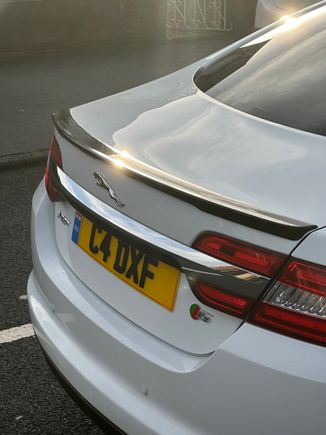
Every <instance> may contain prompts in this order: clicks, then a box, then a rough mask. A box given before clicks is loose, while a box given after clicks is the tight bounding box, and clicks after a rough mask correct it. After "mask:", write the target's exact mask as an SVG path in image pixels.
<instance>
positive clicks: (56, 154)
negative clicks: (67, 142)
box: [44, 135, 62, 201]
mask: <svg viewBox="0 0 326 435" xmlns="http://www.w3.org/2000/svg"><path fill="white" fill-rule="evenodd" d="M53 166H55V167H59V168H61V169H62V156H61V151H60V147H59V144H58V142H57V140H56V138H55V136H54V135H53V136H52V139H51V144H50V149H49V155H48V161H47V164H46V170H45V177H44V180H45V187H46V190H47V192H48V195H49V198H50V200H51V201H56V200H57V196H58V191H57V189H56V187H55V186H54V184H53V182H52V180H51V171H52V170H53Z"/></svg>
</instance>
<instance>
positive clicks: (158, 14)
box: [0, 0, 166, 50]
mask: <svg viewBox="0 0 326 435" xmlns="http://www.w3.org/2000/svg"><path fill="white" fill-rule="evenodd" d="M165 17H166V1H165V0H15V1H14V2H10V1H8V0H0V50H1V49H2V50H26V49H35V48H51V47H61V46H62V47H64V46H71V45H75V44H80V43H92V42H108V43H110V42H123V41H141V40H150V41H155V40H161V39H164V38H165V29H166V21H165Z"/></svg>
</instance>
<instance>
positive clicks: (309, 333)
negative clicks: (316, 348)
mask: <svg viewBox="0 0 326 435" xmlns="http://www.w3.org/2000/svg"><path fill="white" fill-rule="evenodd" d="M252 322H254V323H255V324H258V325H260V326H264V327H266V328H269V329H272V330H275V331H277V332H281V333H284V334H286V335H290V336H293V337H296V338H301V339H305V340H309V341H312V342H315V343H319V344H324V345H325V344H326V268H325V267H322V266H318V265H314V264H311V263H306V262H303V261H299V260H292V261H291V262H290V263H289V265H288V267H287V268H286V270H285V271H284V272H283V274H282V275H281V277H280V278H279V280H278V281H277V282H276V283H275V284H274V285H273V287H272V289H271V290H270V292H269V293H268V295H267V296H266V298H265V300H264V301H263V302H262V304H261V305H260V306H259V307H258V309H257V311H256V313H255V314H254V316H253V318H252Z"/></svg>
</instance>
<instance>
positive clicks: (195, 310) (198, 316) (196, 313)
mask: <svg viewBox="0 0 326 435" xmlns="http://www.w3.org/2000/svg"><path fill="white" fill-rule="evenodd" d="M189 312H190V315H191V317H192V318H193V319H194V320H202V321H203V322H205V323H209V322H210V321H211V320H212V317H214V316H213V314H211V313H208V312H207V311H204V310H202V309H201V308H200V306H199V305H197V304H192V305H191V306H190V308H189Z"/></svg>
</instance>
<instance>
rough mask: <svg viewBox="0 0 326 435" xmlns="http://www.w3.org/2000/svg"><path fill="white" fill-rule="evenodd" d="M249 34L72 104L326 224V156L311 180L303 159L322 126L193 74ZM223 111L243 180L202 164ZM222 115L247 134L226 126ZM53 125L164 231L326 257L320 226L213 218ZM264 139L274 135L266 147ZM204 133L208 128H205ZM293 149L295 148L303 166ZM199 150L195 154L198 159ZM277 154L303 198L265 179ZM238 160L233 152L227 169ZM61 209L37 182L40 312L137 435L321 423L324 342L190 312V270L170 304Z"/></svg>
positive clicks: (80, 180) (34, 283) (65, 363)
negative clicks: (104, 254) (83, 234)
mask: <svg viewBox="0 0 326 435" xmlns="http://www.w3.org/2000/svg"><path fill="white" fill-rule="evenodd" d="M276 27H277V25H275V28H276ZM271 29H273V26H272V27H271ZM260 34H264V31H261V32H260ZM251 38H252V37H247V38H246V39H245V40H243V41H241V42H239V43H236V44H234V45H233V46H231V47H229V48H227V49H225V50H224V51H223V52H220V53H217V54H214V55H213V56H210V57H209V58H207V59H204V60H202V61H200V62H198V63H196V64H195V65H192V66H190V67H188V68H186V69H184V70H182V71H180V72H178V73H175V74H172V75H170V76H168V77H165V78H162V79H160V80H158V81H155V82H152V83H150V84H147V85H144V86H142V87H139V88H136V89H133V90H129V91H126V92H124V93H121V94H118V95H116V96H112V97H108V98H105V99H102V100H99V101H96V102H93V103H89V104H87V105H84V106H80V107H77V108H74V109H72V110H71V113H72V116H73V118H74V120H75V121H77V123H78V124H79V125H80V126H81V127H83V129H84V130H85V131H87V132H88V133H90V134H91V135H92V136H93V137H94V138H96V139H98V140H100V141H101V142H103V143H104V144H106V146H108V147H109V146H113V147H115V148H117V149H118V151H119V152H120V153H121V152H127V153H128V154H129V155H132V156H133V157H134V158H136V159H139V160H140V159H141V160H142V161H143V162H144V163H146V164H147V165H152V166H154V165H155V166H156V168H158V169H160V170H166V168H167V167H168V171H169V173H170V174H172V175H173V176H175V177H178V178H183V179H184V178H187V177H189V181H191V182H193V183H196V184H201V185H202V186H204V187H205V188H209V189H218V188H219V186H221V187H220V188H221V190H222V192H223V195H225V196H232V197H233V198H235V199H236V200H237V201H239V203H241V204H243V203H245V204H247V205H248V206H252V205H255V206H258V207H259V208H262V209H266V208H268V209H269V210H270V211H274V212H275V210H276V211H277V213H278V214H281V215H285V216H289V217H291V218H294V219H297V220H304V221H307V222H312V223H315V224H317V225H318V226H319V227H322V226H324V225H325V218H324V216H325V205H324V204H323V203H322V204H320V198H319V197H318V198H316V197H314V196H313V195H311V192H312V191H313V190H314V185H315V184H316V183H324V178H323V177H324V175H323V173H324V171H323V170H322V165H323V162H324V159H322V158H320V161H319V162H318V160H315V161H313V159H312V161H311V162H310V163H309V165H310V166H311V167H312V166H313V164H316V165H318V164H320V165H321V167H320V169H319V170H318V171H311V170H310V171H309V174H308V175H309V177H308V176H307V178H306V179H305V180H302V173H300V171H304V170H305V163H306V162H307V161H308V162H309V155H308V151H309V150H308V149H307V142H308V141H309V147H310V148H311V147H313V148H314V149H315V150H316V153H317V154H318V155H319V156H324V153H325V152H326V151H324V148H325V138H323V137H321V136H318V135H315V134H311V133H305V132H301V131H297V130H294V129H293V128H288V127H281V126H279V125H275V124H273V123H271V122H268V121H264V120H262V119H257V118H254V117H253V116H249V115H244V114H243V113H240V112H239V111H236V110H232V109H229V108H228V107H226V106H225V105H223V104H219V103H217V102H216V101H215V100H213V99H212V98H210V97H208V96H205V95H204V94H203V93H202V92H201V91H199V90H198V89H197V88H196V87H195V85H194V83H193V81H192V78H193V75H194V73H195V71H197V70H198V69H199V68H200V67H201V66H204V65H205V64H207V62H211V61H212V60H213V59H214V58H218V57H219V56H222V54H225V53H227V52H231V51H232V50H234V49H235V48H236V47H239V46H241V45H242V44H244V43H246V42H247V43H250V41H251ZM181 108H182V110H181ZM198 108H199V109H200V110H199V109H198ZM185 113H186V114H187V117H188V118H187V119H188V123H186V124H184V123H185V122H186V121H187V120H186V119H184V117H185ZM216 119H219V120H223V122H221V123H220V124H219V125H220V129H221V132H223V134H219V132H216V130H214V135H215V134H219V135H218V139H219V142H218V144H217V145H215V146H216V148H215V153H216V154H215V155H214V157H215V158H216V157H217V155H220V156H221V155H224V154H223V149H226V148H228V147H230V146H231V145H232V144H234V146H235V149H239V148H240V145H243V146H245V150H246V152H245V153H243V155H242V156H241V159H239V160H237V159H236V157H237V154H236V153H235V158H234V162H232V163H234V165H235V166H236V168H237V174H239V176H240V178H239V179H235V180H232V177H230V174H228V173H227V172H226V171H225V172H223V165H222V164H221V165H220V166H219V167H218V169H219V170H218V171H216V178H214V179H212V176H211V175H212V174H209V172H208V171H205V170H202V169H203V161H204V160H201V159H204V154H205V150H204V149H203V147H201V143H200V138H203V137H204V134H203V132H205V133H207V132H208V131H210V129H209V128H208V126H210V128H212V125H213V123H214V122H216ZM175 120H177V121H179V129H178V125H177V124H178V123H177V122H175ZM226 123H230V124H231V125H232V126H234V127H233V128H234V129H237V131H238V132H240V133H241V134H238V135H235V134H234V131H232V130H231V131H230V132H228V131H227V129H225V130H224V127H225V124H226ZM184 125H186V128H184ZM189 131H190V132H191V134H188V133H189ZM154 133H155V134H154ZM56 137H57V140H58V142H59V144H60V148H61V152H62V157H63V168H64V172H65V173H66V174H67V176H69V177H70V178H71V179H72V180H73V181H74V182H75V183H77V184H78V185H80V186H82V188H83V189H85V191H87V192H88V193H89V195H92V197H93V198H95V199H96V200H99V201H102V203H103V204H105V205H107V206H109V207H110V208H112V209H113V210H120V208H119V206H118V204H117V203H116V202H115V201H114V200H113V199H112V198H110V196H109V195H108V193H107V191H105V190H103V189H101V188H99V187H98V186H97V185H96V183H95V180H94V176H93V172H94V171H100V172H101V173H102V174H104V175H105V176H106V177H108V178H109V179H110V182H111V184H112V185H113V186H114V188H116V189H117V190H118V192H119V197H121V198H122V199H123V201H124V202H125V203H126V205H125V207H124V208H123V210H122V211H121V210H120V212H121V214H123V215H124V216H125V217H126V218H128V219H130V220H134V221H137V222H139V223H141V224H143V225H144V226H146V227H148V228H150V229H151V230H153V231H155V232H157V234H162V235H164V236H166V237H168V238H170V239H171V240H174V241H176V242H178V243H180V244H183V245H184V246H187V247H189V246H191V244H192V243H193V241H194V238H196V236H197V235H198V234H200V233H202V232H203V231H207V230H210V231H214V232H217V233H221V234H223V235H225V236H231V237H234V238H236V239H240V240H241V241H244V242H247V243H254V244H255V245H257V246H260V247H265V246H268V248H269V249H272V250H274V251H277V252H279V253H282V254H285V255H290V254H291V255H293V256H295V257H297V258H301V259H304V260H308V261H315V262H316V263H318V264H320V265H324V266H326V258H325V255H324V253H323V250H322V248H321V247H322V246H323V243H324V239H325V237H326V230H325V229H319V230H318V231H315V232H312V233H311V234H309V235H308V236H307V237H305V238H303V239H302V240H289V239H286V238H283V237H281V236H278V235H273V234H269V233H268V232H264V231H262V230H258V229H255V228H250V227H248V226H245V225H242V224H241V223H235V222H231V221H230V220H227V219H225V218H217V217H216V216H212V215H211V214H209V213H206V212H205V211H203V210H199V209H196V208H195V207H192V206H190V205H189V204H188V203H186V202H184V201H182V200H181V199H178V198H176V197H172V196H170V195H168V194H166V193H164V192H161V191H157V190H156V189H154V188H153V187H151V186H150V185H146V184H144V183H140V182H139V181H137V180H136V179H131V178H130V177H127V176H126V174H125V173H124V172H123V170H113V169H112V166H110V165H108V164H107V162H104V161H101V160H98V159H95V158H94V157H90V156H89V155H88V154H85V153H84V152H82V151H80V150H79V149H78V148H76V147H75V146H72V145H71V143H69V141H68V140H67V139H66V138H64V137H62V136H61V135H60V132H59V131H58V130H57V131H56ZM262 137H263V138H264V139H265V141H266V143H267V144H268V146H266V147H265V148H264V152H263V153H260V152H259V148H260V147H261V146H262V144H261V138H262ZM266 137H267V138H268V142H267V139H266ZM182 138H183V139H185V138H186V139H187V140H186V143H187V146H188V149H185V148H183V144H182ZM205 138H206V140H208V139H209V137H207V135H206V134H205ZM214 138H215V140H216V136H214ZM173 144H178V147H180V148H178V150H179V149H181V151H179V152H177V151H176V149H174V147H173ZM250 145H251V146H252V147H253V150H254V151H252V149H251V148H250ZM284 147H285V148H284ZM162 150H163V151H162ZM196 150H197V153H196ZM216 150H217V151H216ZM284 150H286V153H285V152H284ZM211 151H212V152H214V149H213V148H212V150H211ZM290 155H292V157H293V155H295V156H296V166H293V163H292V160H291V159H290V158H289V157H290ZM169 157H170V160H169ZM196 157H198V160H199V161H198V162H197V165H194V164H193V160H192V159H196ZM225 158H226V157H225ZM273 159H275V164H277V163H282V165H283V167H286V168H290V169H291V174H292V176H293V177H294V179H295V182H296V183H299V184H300V186H301V188H302V189H303V190H300V194H301V196H300V201H299V202H300V203H299V204H298V199H294V198H293V197H292V195H293V189H291V188H290V187H289V186H287V185H284V183H283V184H282V186H281V187H280V186H277V183H276V184H273V183H270V185H269V186H270V187H269V189H268V190H265V191H262V190H261V185H262V183H263V182H264V177H263V175H264V174H263V171H262V172H261V173H260V172H259V168H260V165H263V164H264V161H265V160H267V161H273ZM230 164H231V161H230V160H227V159H226V160H225V161H224V165H225V167H230ZM250 165H252V166H250ZM243 167H246V171H245V170H244V169H242V168H243ZM248 168H251V170H250V171H248ZM295 169H297V171H295ZM265 170H266V167H265ZM245 172H246V173H247V176H246V177H245V175H246V173H245ZM297 172H298V174H297ZM258 175H260V177H261V178H259V177H258V178H259V182H257V176H258ZM271 177H272V178H271V180H276V179H277V178H278V177H282V174H279V173H278V172H277V171H276V170H275V172H272V175H271ZM255 180H256V182H255ZM239 181H240V183H239ZM213 183H215V184H213ZM257 183H258V184H257ZM324 185H325V183H324V184H322V186H324ZM321 188H322V187H321ZM302 197H304V200H305V207H302V201H301V198H302ZM59 211H60V212H61V214H62V215H64V216H65V217H66V218H67V219H68V220H69V221H70V222H73V220H74V213H75V210H74V208H73V207H72V205H70V204H69V203H68V202H67V201H66V202H63V201H58V202H56V203H53V202H51V201H50V200H49V198H48V195H47V193H46V190H45V187H44V183H43V182H42V183H41V184H40V186H39V187H38V189H37V191H36V192H35V195H34V198H33V206H32V254H33V272H32V273H31V275H30V278H29V281H28V298H29V306H30V313H31V319H32V322H33V325H34V328H35V330H36V334H37V336H38V339H39V341H40V343H41V346H42V347H43V349H44V350H45V352H46V354H47V355H48V356H49V357H50V359H51V360H52V361H53V363H54V364H55V366H56V367H57V368H58V369H59V371H60V372H61V373H62V375H63V376H64V377H65V378H66V379H67V380H68V381H69V382H70V383H71V385H72V386H73V387H74V388H75V389H76V390H77V391H78V393H79V394H80V395H81V396H82V397H84V398H85V399H86V400H87V401H88V402H89V403H90V404H91V405H92V406H94V407H95V408H96V409H97V410H98V411H100V412H101V413H102V414H103V415H104V416H105V417H107V418H108V419H110V420H112V421H113V422H114V423H115V424H116V425H117V426H118V427H120V428H121V429H122V430H124V431H125V432H126V433H129V434H162V435H163V434H176V435H177V434H201V433H202V434H219V435H234V434H238V433H242V434H244V435H246V434H251V435H252V434H257V435H258V434H259V435H260V434H264V435H274V434H275V433H284V434H286V435H301V434H302V435H303V434H306V433H308V432H311V431H312V430H313V432H314V434H316V435H323V434H324V432H325V422H326V412H325V405H326V396H325V391H326V388H325V387H326V372H325V369H324V368H325V365H326V352H325V348H323V347H321V346H318V345H315V344H311V343H306V342H304V341H301V340H298V339H294V338H289V337H286V336H283V335H281V334H277V333H274V332H271V331H267V330H265V329H263V328H260V327H257V326H254V325H252V324H249V323H247V322H244V321H243V320H241V319H239V318H236V317H234V316H231V315H229V314H224V313H222V312H220V311H217V310H214V309H212V308H210V307H206V306H204V307H205V309H206V310H207V311H209V312H213V315H214V317H213V319H212V321H211V322H210V323H207V324H206V323H204V322H200V321H198V322H197V321H194V320H193V319H192V318H191V317H190V315H189V306H190V305H191V304H192V303H194V302H195V303H197V302H198V300H197V299H196V297H195V295H194V294H193V293H192V291H191V290H190V287H189V284H188V282H187V280H186V279H185V277H184V276H183V275H182V277H181V281H180V286H179V291H178V298H177V304H176V308H175V311H174V312H169V311H166V310H164V309H162V308H161V307H159V306H158V305H155V304H154V303H153V302H152V301H150V300H148V299H146V298H145V297H144V296H142V295H141V294H139V293H137V292H136V291H134V290H132V289H131V288H130V287H129V286H127V285H126V284H124V283H123V282H121V281H119V280H118V279H117V278H115V277H114V276H113V275H112V274H109V273H108V272H107V271H106V270H105V269H104V268H102V267H101V266H99V265H98V264H97V263H95V262H94V261H93V260H91V259H90V257H88V256H87V255H86V254H85V253H84V252H82V251H81V250H80V249H79V248H77V247H76V246H75V245H73V244H72V243H71V230H72V228H71V226H70V227H69V225H63V223H62V221H61V220H60V219H58V218H57V216H58V214H59ZM200 305H201V306H203V304H202V303H200Z"/></svg>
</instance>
